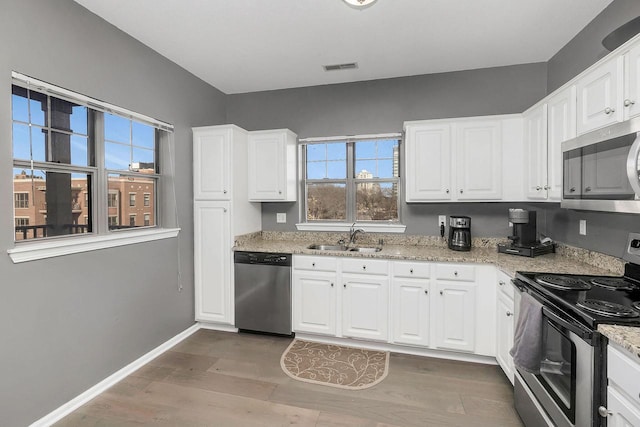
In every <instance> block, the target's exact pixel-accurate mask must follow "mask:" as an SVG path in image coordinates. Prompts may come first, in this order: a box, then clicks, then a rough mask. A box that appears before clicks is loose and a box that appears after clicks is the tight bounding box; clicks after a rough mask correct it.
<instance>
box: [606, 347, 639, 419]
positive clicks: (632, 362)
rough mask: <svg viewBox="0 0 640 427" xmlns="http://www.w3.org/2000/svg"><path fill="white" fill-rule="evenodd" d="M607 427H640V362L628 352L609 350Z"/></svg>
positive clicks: (609, 348)
mask: <svg viewBox="0 0 640 427" xmlns="http://www.w3.org/2000/svg"><path fill="white" fill-rule="evenodd" d="M607 379H608V387H607V413H608V416H607V426H609V427H640V362H638V359H637V358H633V359H632V358H631V354H630V353H628V352H627V351H626V350H623V349H618V348H614V347H613V346H612V345H611V344H609V346H608V349H607Z"/></svg>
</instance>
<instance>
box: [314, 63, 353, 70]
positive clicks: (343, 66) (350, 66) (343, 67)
mask: <svg viewBox="0 0 640 427" xmlns="http://www.w3.org/2000/svg"><path fill="white" fill-rule="evenodd" d="M322 68H324V70H325V71H340V70H355V69H356V68H358V63H357V62H348V63H346V64H336V65H323V66H322Z"/></svg>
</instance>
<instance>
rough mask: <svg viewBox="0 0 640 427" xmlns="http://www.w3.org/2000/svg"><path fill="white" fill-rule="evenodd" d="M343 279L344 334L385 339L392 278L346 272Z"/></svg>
mask: <svg viewBox="0 0 640 427" xmlns="http://www.w3.org/2000/svg"><path fill="white" fill-rule="evenodd" d="M342 280H343V282H342V288H343V289H342V290H343V292H344V293H343V298H342V334H343V335H344V336H345V337H353V338H366V339H370V340H376V341H386V340H387V338H388V332H387V324H388V322H389V319H388V313H389V295H388V293H389V278H388V277H387V276H377V275H364V274H363V275H360V274H343V275H342Z"/></svg>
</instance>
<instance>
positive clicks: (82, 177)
mask: <svg viewBox="0 0 640 427" xmlns="http://www.w3.org/2000/svg"><path fill="white" fill-rule="evenodd" d="M13 171H14V180H13V191H14V215H15V217H16V218H22V219H21V220H20V221H21V224H25V225H20V226H18V225H16V229H15V239H16V240H26V239H33V238H36V237H48V236H62V235H67V234H84V233H89V232H91V221H90V218H91V214H90V208H89V206H88V205H87V203H84V200H85V193H87V194H91V176H90V175H88V174H83V173H68V172H51V171H43V170H34V171H33V172H31V171H24V170H20V169H14V170H13ZM89 203H90V196H89Z"/></svg>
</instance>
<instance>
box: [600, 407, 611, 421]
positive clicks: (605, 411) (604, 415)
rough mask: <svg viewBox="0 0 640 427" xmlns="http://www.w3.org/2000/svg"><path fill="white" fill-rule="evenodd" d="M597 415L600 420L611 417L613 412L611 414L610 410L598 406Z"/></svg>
mask: <svg viewBox="0 0 640 427" xmlns="http://www.w3.org/2000/svg"><path fill="white" fill-rule="evenodd" d="M598 414H600V416H601V417H602V418H607V417H608V416H609V415H613V412H611V411H610V410H608V409H607V408H605V407H604V406H600V407H599V408H598Z"/></svg>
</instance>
